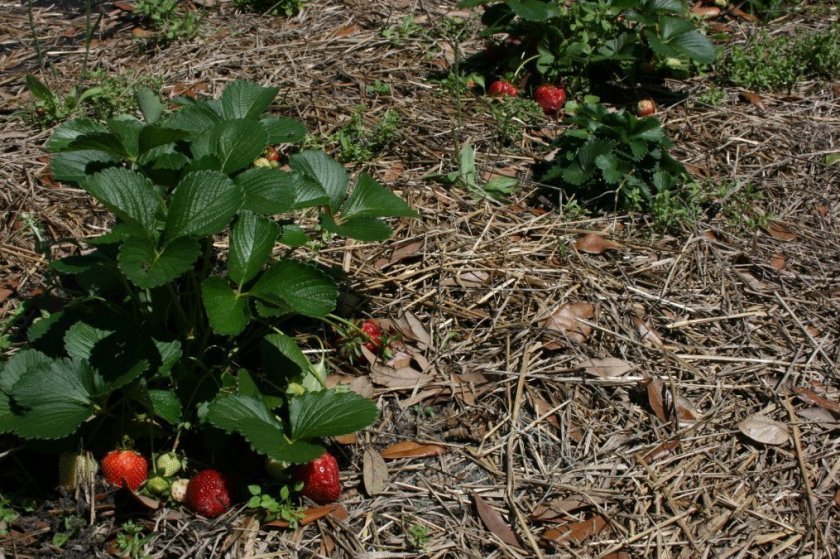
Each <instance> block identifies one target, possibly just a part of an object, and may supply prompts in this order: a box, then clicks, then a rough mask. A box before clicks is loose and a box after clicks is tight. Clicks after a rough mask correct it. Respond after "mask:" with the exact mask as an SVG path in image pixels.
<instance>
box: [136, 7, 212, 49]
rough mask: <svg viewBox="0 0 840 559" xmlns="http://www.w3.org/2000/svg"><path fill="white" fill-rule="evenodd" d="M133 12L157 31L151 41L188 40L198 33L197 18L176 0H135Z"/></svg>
mask: <svg viewBox="0 0 840 559" xmlns="http://www.w3.org/2000/svg"><path fill="white" fill-rule="evenodd" d="M134 13H135V14H136V15H138V16H140V17H142V18H144V19H145V20H146V21H147V22H148V23H149V25H150V26H151V27H152V28H154V29H155V30H156V31H157V33H156V34H155V36H154V37H153V38H152V40H153V42H158V43H170V42H172V41H176V40H183V41H189V40H191V39H194V38H195V37H196V36H197V35H198V24H199V18H198V17H196V15H195V12H192V11H190V10H188V9H186V8H184V7H183V4H181V5H179V4H178V1H177V0H137V2H136V3H135V6H134Z"/></svg>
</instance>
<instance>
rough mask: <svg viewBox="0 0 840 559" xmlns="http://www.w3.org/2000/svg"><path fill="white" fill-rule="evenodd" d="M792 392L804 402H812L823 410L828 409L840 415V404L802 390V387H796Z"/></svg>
mask: <svg viewBox="0 0 840 559" xmlns="http://www.w3.org/2000/svg"><path fill="white" fill-rule="evenodd" d="M791 390H792V391H793V392H794V393H795V394H796V395H797V396H799V397H800V398H802V399H803V400H806V401H808V402H811V403H812V404H816V405H818V406H820V407H821V408H825V409H827V410H828V411H830V412H834V413H836V414H840V402H833V401H831V400H828V399H826V398H823V397H822V396H820V395H819V394H817V393H816V392H814V391H813V390H809V389H807V388H802V387H801V386H794V387H792V388H791Z"/></svg>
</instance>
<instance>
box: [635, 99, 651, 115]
mask: <svg viewBox="0 0 840 559" xmlns="http://www.w3.org/2000/svg"><path fill="white" fill-rule="evenodd" d="M655 112H656V103H654V102H653V99H642V100H641V101H639V102H638V103H637V104H636V114H637V115H639V116H650V115H652V114H653V113H655Z"/></svg>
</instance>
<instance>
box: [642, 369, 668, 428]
mask: <svg viewBox="0 0 840 559" xmlns="http://www.w3.org/2000/svg"><path fill="white" fill-rule="evenodd" d="M664 391H665V384H664V383H663V382H662V381H661V380H659V379H656V378H655V379H651V381H650V382H648V385H647V394H648V403H649V404H650V408H651V409H652V410H653V413H654V414H656V417H658V418H659V421H662V422H663V423H667V421H668V415H667V414H666V413H665V402H664V397H663V395H664Z"/></svg>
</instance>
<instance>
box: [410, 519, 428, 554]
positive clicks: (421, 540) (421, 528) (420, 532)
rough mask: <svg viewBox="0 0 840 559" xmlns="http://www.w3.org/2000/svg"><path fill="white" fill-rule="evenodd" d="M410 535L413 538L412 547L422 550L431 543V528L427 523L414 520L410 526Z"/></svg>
mask: <svg viewBox="0 0 840 559" xmlns="http://www.w3.org/2000/svg"><path fill="white" fill-rule="evenodd" d="M408 536H409V537H410V538H411V548H412V549H414V550H416V551H420V550H422V549H423V548H425V547H426V544H428V543H429V528H428V527H427V526H426V525H425V524H420V523H419V522H413V523H412V524H411V525H410V526H409V527H408Z"/></svg>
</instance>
